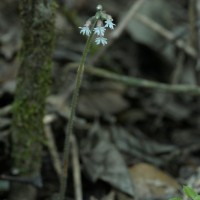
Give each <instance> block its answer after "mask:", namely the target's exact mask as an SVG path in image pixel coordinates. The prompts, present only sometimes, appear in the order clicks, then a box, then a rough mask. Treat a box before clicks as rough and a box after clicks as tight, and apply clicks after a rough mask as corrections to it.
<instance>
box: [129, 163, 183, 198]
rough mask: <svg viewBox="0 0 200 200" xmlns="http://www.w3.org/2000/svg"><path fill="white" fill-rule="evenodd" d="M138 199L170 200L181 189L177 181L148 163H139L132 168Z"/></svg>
mask: <svg viewBox="0 0 200 200" xmlns="http://www.w3.org/2000/svg"><path fill="white" fill-rule="evenodd" d="M130 173H131V175H132V179H133V183H134V188H135V198H136V199H139V200H140V199H141V200H144V199H169V198H171V197H174V196H176V195H177V194H176V192H178V190H179V189H180V186H179V184H178V183H177V181H176V180H175V179H174V178H173V177H171V176H170V175H168V174H166V173H165V172H164V171H161V170H159V169H157V168H156V167H154V166H153V165H150V164H147V163H139V164H136V165H135V166H133V167H132V168H130Z"/></svg>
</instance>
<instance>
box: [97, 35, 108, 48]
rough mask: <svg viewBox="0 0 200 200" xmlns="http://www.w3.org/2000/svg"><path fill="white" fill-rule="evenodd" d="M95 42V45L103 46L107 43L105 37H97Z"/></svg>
mask: <svg viewBox="0 0 200 200" xmlns="http://www.w3.org/2000/svg"><path fill="white" fill-rule="evenodd" d="M95 42H96V44H97V45H99V44H102V45H103V46H104V45H106V44H107V38H104V37H98V38H96V40H95Z"/></svg>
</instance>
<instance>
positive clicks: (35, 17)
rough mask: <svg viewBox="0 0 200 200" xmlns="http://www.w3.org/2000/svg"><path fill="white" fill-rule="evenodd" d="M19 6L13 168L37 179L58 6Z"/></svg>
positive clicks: (29, 1) (29, 0) (43, 1)
mask: <svg viewBox="0 0 200 200" xmlns="http://www.w3.org/2000/svg"><path fill="white" fill-rule="evenodd" d="M19 7H20V17H21V24H22V31H23V37H22V48H21V53H20V59H21V66H20V69H19V72H18V77H17V87H16V93H15V101H14V104H13V122H12V161H13V162H12V167H13V168H14V169H17V170H19V175H20V176H35V175H36V174H38V173H39V171H40V167H41V158H42V141H43V140H44V134H43V117H44V111H45V100H46V97H47V95H48V93H49V87H50V76H51V65H52V52H53V49H54V48H53V46H54V31H55V30H54V29H55V28H54V20H55V3H54V2H53V1H49V0H20V1H19ZM11 192H12V190H11ZM16 199H17V198H16ZM27 199H28V198H27Z"/></svg>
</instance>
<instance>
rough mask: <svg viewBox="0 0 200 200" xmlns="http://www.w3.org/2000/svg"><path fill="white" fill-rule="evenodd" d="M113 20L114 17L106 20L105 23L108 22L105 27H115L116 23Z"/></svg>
mask: <svg viewBox="0 0 200 200" xmlns="http://www.w3.org/2000/svg"><path fill="white" fill-rule="evenodd" d="M112 21H113V19H110V18H108V19H107V20H106V21H105V23H106V25H105V27H109V28H110V29H114V26H115V24H114V23H113V22H112Z"/></svg>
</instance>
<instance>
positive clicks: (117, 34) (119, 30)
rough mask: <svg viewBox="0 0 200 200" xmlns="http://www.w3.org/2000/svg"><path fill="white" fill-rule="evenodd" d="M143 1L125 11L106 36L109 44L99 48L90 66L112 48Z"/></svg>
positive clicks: (139, 0) (135, 3) (140, 0)
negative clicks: (114, 27) (113, 28)
mask: <svg viewBox="0 0 200 200" xmlns="http://www.w3.org/2000/svg"><path fill="white" fill-rule="evenodd" d="M145 1H146V0H138V1H136V2H134V3H133V4H132V6H131V8H130V9H129V10H128V11H127V14H126V15H125V16H124V18H123V19H122V20H121V21H120V22H119V24H118V25H117V26H116V29H115V30H114V31H113V32H112V33H111V34H110V35H109V36H108V40H109V43H108V44H107V45H105V46H104V47H103V48H101V50H100V51H99V52H98V53H97V54H96V55H95V56H94V57H93V59H92V60H91V61H90V62H89V64H90V65H93V64H94V63H96V61H97V60H98V59H99V58H100V57H101V56H102V55H103V54H104V52H105V51H106V50H107V49H108V48H109V47H110V46H112V44H113V43H114V41H115V40H117V39H118V38H119V37H120V36H121V34H122V33H123V31H124V29H125V28H126V26H127V24H128V23H129V21H130V20H131V19H132V17H133V16H134V15H136V13H137V12H138V10H139V8H140V7H141V6H142V5H143V4H144V2H145Z"/></svg>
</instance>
